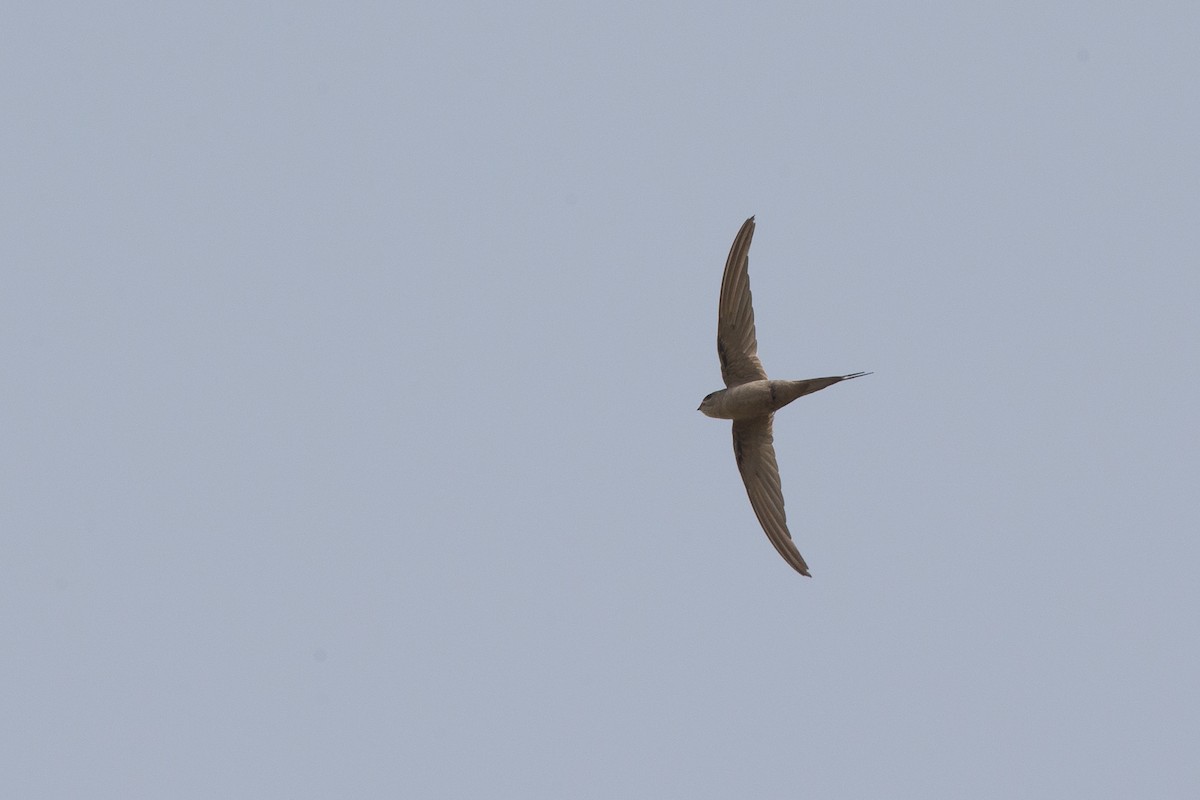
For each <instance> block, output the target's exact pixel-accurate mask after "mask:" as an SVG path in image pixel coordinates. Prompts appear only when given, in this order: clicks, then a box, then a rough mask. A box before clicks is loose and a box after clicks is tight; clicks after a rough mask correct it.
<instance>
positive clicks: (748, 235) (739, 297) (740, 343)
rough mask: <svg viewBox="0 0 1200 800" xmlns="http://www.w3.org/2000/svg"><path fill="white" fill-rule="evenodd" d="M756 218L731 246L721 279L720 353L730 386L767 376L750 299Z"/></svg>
mask: <svg viewBox="0 0 1200 800" xmlns="http://www.w3.org/2000/svg"><path fill="white" fill-rule="evenodd" d="M753 238H754V217H751V218H750V219H748V220H746V222H745V223H743V225H742V229H741V230H740V231H738V234H737V236H736V237H735V238H734V240H733V247H731V248H729V259H728V260H727V261H726V262H725V276H724V277H723V278H722V279H721V303H720V306H719V307H718V308H717V355H718V356H720V357H721V377H722V378H724V379H725V385H726V386H737V385H738V384H741V383H749V382H750V381H761V380H765V379H766V377H767V373H766V370H764V369H763V365H762V362H761V361H759V360H758V338H757V337H756V336H755V335H754V306H753V305H752V304H751V302H750V276H749V275H748V274H747V272H746V266H747V264H748V262H749V258H748V255H749V253H750V240H751V239H753Z"/></svg>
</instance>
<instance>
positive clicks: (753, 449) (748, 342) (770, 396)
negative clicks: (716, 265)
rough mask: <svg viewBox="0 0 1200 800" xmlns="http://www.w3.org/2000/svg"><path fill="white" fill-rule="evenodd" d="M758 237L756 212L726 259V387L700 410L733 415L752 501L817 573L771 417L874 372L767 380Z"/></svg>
mask: <svg viewBox="0 0 1200 800" xmlns="http://www.w3.org/2000/svg"><path fill="white" fill-rule="evenodd" d="M753 238H754V217H751V218H750V219H748V220H746V222H745V224H743V225H742V229H741V230H740V231H738V234H737V237H736V238H735V239H734V240H733V247H731V248H730V249H729V259H728V260H727V261H726V262H725V277H723V278H722V279H721V302H720V305H719V307H718V310H717V355H718V356H719V357H720V359H721V377H722V378H724V379H725V387H726V388H724V389H722V390H720V391H719V392H713V393H712V394H710V395H709V396H708V397H705V398H704V401H703V402H701V403H700V408H699V410H700V411H702V412H704V414H705V415H706V416H709V417H716V418H717V419H731V420H733V455H734V457H735V458H737V465H738V470H739V471H740V472H741V473H742V480H743V481H744V482H745V484H746V493H747V494H749V495H750V505H752V506H753V507H754V513H755V515H756V516H757V517H758V521H759V522H760V523H761V524H762V526H763V530H764V531H766V532H767V538H768V539H770V540H771V544H773V545H775V549H776V550H778V551H779V555H781V556H783V560H784V561H786V562H787V563H789V564H791V565H792V568H793V569H795V570H796V571H797V572H799V573H800V574H801V575H806V576H809V577H811V576H810V575H809V572H808V565H807V564H805V563H804V558H803V557H802V556H801V555H800V551H799V550H797V549H796V545H795V543H794V542H792V535H791V534H790V533H789V532H788V528H787V517H786V516H785V515H784V513H783V490H782V489H781V488H780V485H779V465H778V464H776V463H775V445H774V444H773V441H774V439H773V437H772V435H771V420H772V419H773V418H774V416H775V412H776V411H778V410H779V409H781V408H783V407H784V406H786V405H787V404H788V403H790V402H792V401H793V400H795V399H796V398H797V397H803V396H804V395H806V394H812V393H813V392H818V391H820V390H821V389H824V388H825V387H827V386H832V385H833V384H835V383H840V382H841V381H847V380H850V379H851V378H858V377H861V376H863V375H869V374H870V373H869V372H855V373H854V374H852V375H839V376H835V377H832V378H809V379H808V380H804V381H772V380H767V373H766V371H765V370H764V369H763V365H762V362H761V361H759V360H758V339H757V338H756V337H755V334H754V307H753V306H752V305H751V302H750V277H749V275H748V274H747V272H746V267H747V264H748V261H749V259H748V257H747V255H748V253H749V252H750V240H751V239H753Z"/></svg>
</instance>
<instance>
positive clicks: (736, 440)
mask: <svg viewBox="0 0 1200 800" xmlns="http://www.w3.org/2000/svg"><path fill="white" fill-rule="evenodd" d="M772 417H773V415H772V414H767V415H765V416H761V417H752V418H750V419H736V420H734V421H733V454H734V456H735V457H736V458H737V465H738V470H740V471H741V473H742V481H743V482H745V484H746V493H747V494H748V495H750V505H752V506H753V507H754V513H755V515H756V516H757V517H758V521H759V523H760V524H762V526H763V530H764V531H766V532H767V538H768V539H770V540H771V544H773V545H775V549H776V550H778V551H779V555H781V556H783V560H784V561H786V562H788V563H789V564H791V565H792V568H793V569H795V570H796V571H797V572H799V573H800V574H801V575H808V574H809V573H808V565H807V564H805V563H804V557H803V556H801V555H800V551H799V550H797V549H796V545H795V543H794V542H792V534H790V533H788V528H787V516H786V515H785V514H784V513H783V489H782V488H780V485H779V465H778V464H776V463H775V445H774V437H773V436H772V435H771V419H772ZM809 577H811V576H809Z"/></svg>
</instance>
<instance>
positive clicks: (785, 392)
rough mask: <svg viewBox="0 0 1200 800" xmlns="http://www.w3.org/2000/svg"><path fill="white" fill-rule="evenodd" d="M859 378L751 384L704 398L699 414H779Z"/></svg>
mask: <svg viewBox="0 0 1200 800" xmlns="http://www.w3.org/2000/svg"><path fill="white" fill-rule="evenodd" d="M856 377H858V376H857V375H839V376H838V377H835V378H809V379H808V380H803V381H772V380H762V381H750V382H749V383H741V384H738V385H736V386H730V387H729V388H728V389H722V390H720V391H719V392H713V393H712V394H710V395H709V396H708V397H706V398H704V402H702V403H701V404H700V408H699V409H697V410H698V411H701V412H703V413H704V415H705V416H708V417H715V418H717V419H749V418H750V417H761V416H763V415H765V414H770V413H772V412H775V411H778V410H779V409H781V408H783V407H784V406H786V405H787V404H788V403H790V402H792V401H793V400H795V399H796V398H798V397H803V396H804V395H806V394H812V393H813V392H818V391H820V390H821V389H824V388H825V387H826V386H832V385H833V384H835V383H837V382H839V381H844V380H846V379H848V378H856Z"/></svg>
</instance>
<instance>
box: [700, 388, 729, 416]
mask: <svg viewBox="0 0 1200 800" xmlns="http://www.w3.org/2000/svg"><path fill="white" fill-rule="evenodd" d="M724 393H725V390H724V389H722V390H721V391H719V392H713V393H712V394H710V395H708V396H706V397H705V398H704V399H703V400H701V401H700V407H699V408H697V409H696V410H697V411H699V412H700V413H702V414H703V415H704V416H706V417H720V401H721V395H723V394H724Z"/></svg>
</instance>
